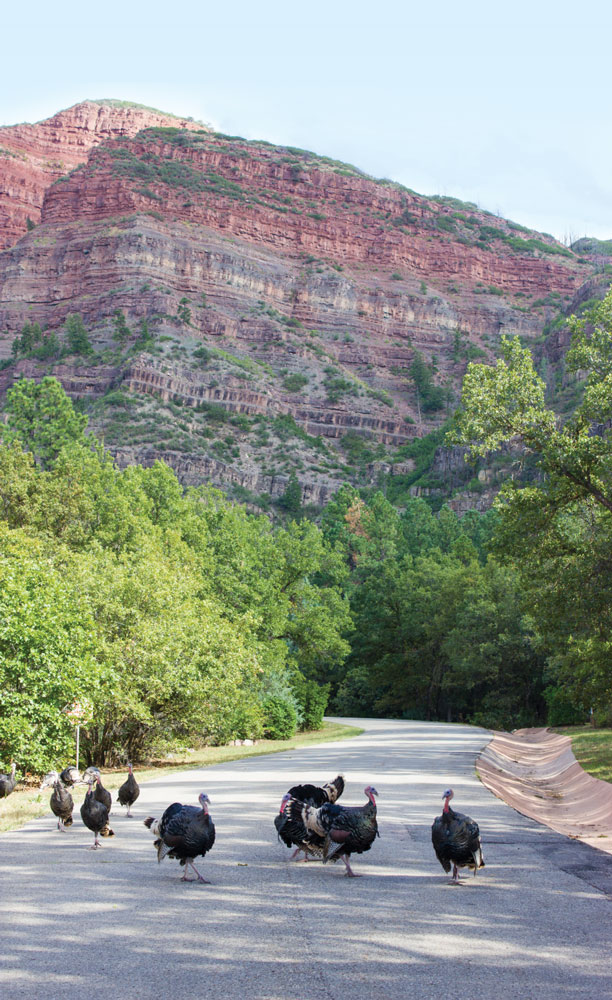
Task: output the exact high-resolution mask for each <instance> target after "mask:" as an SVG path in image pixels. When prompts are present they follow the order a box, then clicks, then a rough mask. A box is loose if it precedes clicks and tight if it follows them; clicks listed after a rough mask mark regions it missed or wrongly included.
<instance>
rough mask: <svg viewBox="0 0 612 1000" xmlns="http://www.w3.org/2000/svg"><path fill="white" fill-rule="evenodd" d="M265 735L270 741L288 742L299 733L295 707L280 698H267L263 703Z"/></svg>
mask: <svg viewBox="0 0 612 1000" xmlns="http://www.w3.org/2000/svg"><path fill="white" fill-rule="evenodd" d="M262 708H263V716H264V722H263V729H264V735H265V736H267V737H268V739H270V740H288V739H290V738H291V737H292V736H294V735H295V733H296V731H297V713H296V711H295V706H294V705H293V704H292V703H291V702H290V701H286V700H285V699H283V698H279V697H278V696H272V697H269V698H266V699H265V701H264V703H263V706H262Z"/></svg>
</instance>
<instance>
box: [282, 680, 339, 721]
mask: <svg viewBox="0 0 612 1000" xmlns="http://www.w3.org/2000/svg"><path fill="white" fill-rule="evenodd" d="M291 687H292V689H293V693H294V695H295V697H296V699H297V701H298V704H299V706H300V710H301V715H302V724H301V726H300V728H301V729H320V728H321V726H322V725H323V716H324V715H325V709H326V708H327V702H328V699H329V689H330V685H329V684H317V683H316V681H313V680H307V679H306V677H304V676H303V674H296V675H295V676H293V677H292V678H291Z"/></svg>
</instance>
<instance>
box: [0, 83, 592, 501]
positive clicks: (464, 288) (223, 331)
mask: <svg viewBox="0 0 612 1000" xmlns="http://www.w3.org/2000/svg"><path fill="white" fill-rule="evenodd" d="M118 103H119V104H120V103H121V102H118ZM75 109H78V110H76V111H75ZM83 109H84V110H83ZM68 111H70V112H73V114H74V115H75V116H76V120H75V121H72V122H71V121H70V115H69V116H68V118H65V117H64V118H63V119H62V122H61V127H59V126H58V124H57V121H56V119H57V118H58V116H54V117H53V118H52V119H49V120H48V122H52V123H53V122H55V124H53V125H51V126H49V125H48V124H47V123H42V126H43V128H42V131H43V133H44V134H43V137H42V138H40V137H39V138H38V140H37V141H38V143H39V146H38V147H36V148H38V149H40V148H41V143H42V145H43V146H44V141H43V140H45V137H46V135H47V133H49V134H50V135H53V136H54V137H55V138H56V139H57V137H58V135H59V139H58V142H59V141H60V140H66V142H65V143H64V145H65V146H66V148H67V149H69V148H73V147H74V145H75V141H76V140H75V136H76V138H78V139H79V142H78V143H77V144H76V146H77V153H78V155H80V156H81V159H80V161H79V162H78V163H76V164H75V165H74V168H73V169H72V170H71V172H69V173H68V174H65V173H57V170H59V167H57V169H56V173H53V170H50V171H49V172H47V174H44V171H41V170H39V174H38V175H37V176H38V182H39V188H37V190H39V189H40V186H41V185H42V184H43V182H44V184H45V185H46V186H45V187H44V191H43V193H42V201H41V204H40V215H39V219H40V222H39V223H38V224H36V223H35V222H34V220H33V219H32V217H31V216H30V227H32V226H34V225H35V228H31V231H28V226H27V225H26V231H25V233H24V234H22V235H20V236H19V237H17V238H15V229H16V228H18V227H17V223H16V221H14V220H13V221H12V220H11V219H10V218H9V217H8V216H9V215H10V213H7V212H5V216H4V218H5V222H4V224H3V222H2V219H3V216H2V191H3V190H6V188H7V186H8V185H7V177H8V179H9V180H10V178H11V176H12V175H11V169H12V170H13V174H14V169H15V168H14V163H13V160H14V159H17V160H18V157H15V156H13V157H11V156H4V157H2V156H1V154H0V240H2V239H4V240H5V242H6V244H7V245H6V248H5V249H4V252H2V253H0V329H5V330H6V331H7V332H6V333H5V335H4V337H2V338H0V357H4V358H5V359H6V360H5V362H4V364H5V369H4V371H3V372H2V373H0V391H2V389H6V387H7V386H8V385H9V384H10V383H11V381H12V380H13V379H14V378H15V377H18V376H19V375H20V374H25V373H26V372H28V373H30V374H32V375H40V374H41V373H42V372H43V371H49V370H55V371H56V373H57V374H58V377H60V379H61V380H62V381H63V382H64V384H65V385H66V386H67V388H69V391H71V392H72V393H73V394H74V395H75V396H76V397H77V398H81V399H82V400H84V401H85V405H87V406H89V407H90V410H91V413H90V416H91V424H92V427H93V429H94V430H96V431H98V432H102V433H104V436H105V440H106V441H107V443H108V444H109V446H111V447H112V449H113V451H114V453H115V454H116V456H117V459H118V461H120V462H121V463H123V462H126V461H128V460H129V461H146V462H150V461H152V460H154V458H155V457H165V456H168V457H169V459H168V460H169V464H171V465H173V466H174V467H175V468H177V470H178V468H179V467H180V468H181V469H182V470H183V472H182V473H180V474H181V475H182V477H183V480H184V481H185V482H187V481H189V482H191V481H196V480H197V476H198V475H201V476H202V477H203V479H212V481H213V482H216V483H217V484H219V485H222V486H226V487H227V486H228V484H229V485H230V487H231V488H232V489H233V488H234V487H235V486H238V487H240V489H239V490H238V492H240V490H242V491H245V490H246V491H250V492H251V493H254V494H257V495H259V494H261V493H262V492H263V493H264V494H268V495H269V496H270V497H272V498H275V497H278V496H280V495H282V489H283V488H284V487H285V486H286V485H287V482H288V479H289V477H290V475H291V474H292V473H295V474H297V475H298V478H299V480H300V483H301V486H302V491H303V496H305V497H306V498H308V499H310V500H311V501H312V502H313V503H320V502H324V500H325V498H326V497H328V496H329V495H331V493H332V492H333V491H334V489H336V488H337V487H338V486H339V485H340V483H341V482H344V481H346V480H348V481H353V482H355V483H357V484H359V483H361V484H362V485H367V484H370V485H375V484H376V483H380V482H381V481H382V478H384V476H388V475H390V474H391V472H392V471H394V470H395V468H396V466H398V465H399V466H400V467H401V466H402V463H403V464H404V466H405V465H406V462H408V464H410V461H411V459H410V458H409V456H407V455H406V454H404V453H403V452H402V448H404V450H405V449H406V447H408V446H409V444H410V442H411V441H412V440H413V439H415V438H418V437H421V436H422V435H423V434H427V433H429V432H431V431H432V430H435V429H436V428H438V427H440V425H441V423H442V422H443V420H444V419H445V417H446V415H447V412H449V411H450V409H452V405H453V401H454V400H456V398H457V393H458V388H459V385H460V382H461V378H462V375H463V372H464V371H465V367H466V365H467V363H468V361H469V360H473V359H474V358H482V359H489V360H491V361H492V360H494V359H495V357H496V356H497V355H498V352H499V344H500V339H501V336H502V335H503V334H508V335H510V336H512V335H519V336H521V338H522V339H523V340H524V341H525V342H527V343H532V344H534V345H537V346H538V349H539V350H540V351H541V353H542V354H543V355H544V354H545V352H546V349H547V345H546V338H547V336H548V334H549V333H550V331H547V327H550V326H551V324H553V323H555V322H556V323H557V327H556V328H555V331H553V333H554V337H553V339H554V340H555V344H556V347H555V350H557V351H559V350H562V338H561V340H560V338H559V329H560V325H559V323H558V319H559V317H560V316H562V315H563V313H564V310H567V308H568V307H569V306H570V304H571V303H572V302H573V301H575V300H576V299H577V297H578V298H579V297H580V289H581V288H582V287H583V286H585V282H586V283H587V284H588V282H589V281H591V280H592V279H593V275H594V273H595V271H596V269H597V268H596V267H595V265H594V264H593V260H592V259H591V258H590V257H589V256H588V254H583V255H578V254H576V253H574V252H573V251H572V250H571V249H568V248H566V247H564V246H563V245H562V244H560V243H558V242H557V241H555V240H554V239H553V238H552V237H550V236H549V235H548V234H539V233H537V232H535V231H534V230H530V229H527V228H526V227H522V226H519V225H517V224H516V223H512V222H510V221H508V220H504V219H501V218H499V217H497V216H493V215H491V213H488V212H485V211H483V210H480V209H478V208H477V207H476V206H472V205H470V203H465V202H460V201H459V200H458V199H453V198H447V197H437V196H434V197H430V198H428V197H426V196H423V195H418V194H416V193H415V192H412V191H410V190H409V189H407V188H404V187H402V186H401V185H398V184H396V183H395V182H390V181H386V180H384V179H383V180H376V179H373V178H369V177H368V176H367V175H365V174H363V173H362V172H361V171H359V170H358V169H357V168H354V167H351V166H350V165H348V164H343V163H341V162H340V161H336V160H333V159H331V158H330V157H325V156H319V155H317V154H313V153H310V152H308V151H305V150H299V149H297V148H295V147H286V146H285V147H284V146H274V145H272V144H270V143H267V142H265V141H248V140H245V139H242V138H240V137H236V136H224V135H222V134H219V133H215V132H212V131H211V130H210V129H208V128H207V127H205V126H201V124H200V123H194V122H189V121H188V120H187V119H177V118H174V117H173V116H169V115H167V116H165V121H164V123H163V124H160V123H159V121H156V122H155V123H151V122H150V120H149V117H148V116H150V115H151V114H152V113H155V114H159V113H158V112H152V111H151V110H150V109H142V110H141V109H134V108H133V107H131V106H130V107H129V108H124V107H108V106H106V105H101V104H99V105H95V106H94V108H93V110H92V108H89V107H87V106H85V107H84V105H75V106H74V109H68ZM110 112H112V114H111V115H110V117H109V114H110ZM60 115H64V116H65V115H66V112H62V113H60ZM91 115H93V116H94V118H93V125H94V126H95V124H96V123H98V124H100V123H102V125H103V128H102V127H101V128H100V129H99V130H98V131H97V132H96V130H95V128H94V129H93V134H91V135H90V134H89V132H88V125H87V122H88V121H90V118H91ZM137 126H142V127H137ZM10 128H13V130H14V129H16V128H19V127H17V126H15V127H10ZM29 128H30V129H36V126H29ZM79 129H80V130H81V131H83V133H84V134H83V135H81V133H80V132H79ZM3 134H4V135H6V134H7V130H6V128H5V129H4V130H0V146H4V145H5V142H4V139H3ZM20 134H21V133H20ZM29 135H30V134H29ZM11 136H12V142H13V151H15V149H16V146H15V143H16V142H17V138H16V137H15V133H14V132H12V133H11V134H10V136H9V138H10V137H11ZM81 140H82V141H81ZM30 142H31V144H32V145H33V146H35V143H34V140H33V139H32V137H31V135H30ZM60 144H61V143H60ZM32 158H33V154H31V159H32ZM5 168H6V169H5ZM8 201H9V204H13V205H17V206H22V205H23V199H21V202H20V201H19V198H17V199H16V201H15V200H13V201H12V202H11V198H10V197H9V199H8ZM5 202H6V199H5ZM20 210H21V211H23V210H22V207H21V209H20ZM18 214H19V213H18V212H17V211H16V214H15V219H17V217H18ZM7 220H8V221H7ZM11 241H12V242H11ZM597 267H601V262H599V264H598V265H597ZM77 312H78V313H80V314H81V315H82V316H83V318H84V321H85V324H86V326H87V328H88V330H89V331H90V335H91V340H92V342H93V345H94V348H95V352H96V361H95V363H93V360H92V357H90V358H89V359H88V361H87V362H86V359H83V358H81V359H79V358H76V359H75V358H73V359H72V360H70V359H66V358H65V357H62V358H61V359H60V358H57V359H55V360H53V359H47V361H46V362H45V363H44V364H41V362H40V361H37V360H36V358H35V357H30V358H26V357H23V358H22V357H16V358H15V360H14V361H13V360H12V355H11V349H12V345H13V343H14V341H15V337H16V336H17V334H18V331H19V330H20V329H21V328H22V327H23V325H24V324H29V323H30V324H31V323H33V322H35V323H38V324H40V326H41V327H46V328H47V330H48V331H57V332H58V333H59V335H60V339H61V336H62V333H61V331H62V329H63V327H64V324H65V322H66V317H67V316H68V315H69V314H71V313H77ZM117 313H119V314H121V315H122V316H123V317H124V322H125V324H126V328H127V329H128V333H129V336H127V338H126V343H125V344H124V345H123V351H121V350H119V351H118V350H117V341H116V337H115V334H116V332H117V331H116V329H115V327H116V317H117ZM143 323H144V324H145V326H146V328H147V330H150V331H152V334H153V337H152V340H153V341H154V345H155V346H154V348H152V347H151V344H150V343H148V344H147V345H146V346H147V349H146V350H145V351H142V350H139V344H140V345H141V346H142V344H141V341H139V339H138V335H137V333H136V331H137V329H139V328H140V327H141V326H142V324H143ZM141 340H142V338H141ZM559 345H561V346H559ZM419 365H421V367H419ZM423 366H424V367H423ZM86 373H87V374H86ZM419 373H420V374H419ZM82 376H85V377H82ZM419 379H420V381H419ZM426 390H427V393H429V396H427V395H426ZM113 393H114V394H115V401H116V394H117V393H119V394H120V396H121V399H122V400H123V403H125V401H127V404H129V405H126V406H125V407H124V409H125V411H126V412H128V413H129V414H130V419H123V418H121V419H119V420H118V419H117V417H118V414H117V413H116V412H114V411H113V406H106V405H103V403H102V401H103V400H104V399H107V400H108V398H109V397H110V398H111V399H112V398H113ZM123 403H122V405H123ZM434 403H435V405H430V404H434ZM153 404H155V406H156V407H157V415H158V417H159V415H160V414H161V413H163V420H161V421H158V423H160V424H161V426H159V427H158V428H157V430H158V432H159V433H162V434H164V435H166V436H165V438H159V437H158V439H157V440H155V427H154V424H155V420H153V418H152V409H151V408H152V406H153ZM158 404H159V405H158ZM172 407H175V408H177V409H178V410H180V412H178V413H177V412H173V411H172ZM115 408H116V407H115ZM154 408H155V407H154ZM222 414H225V416H224V417H223V416H222ZM231 421H233V423H231ZM236 421H238V422H236ZM283 421H285V423H284V424H283V423H282V422H283ZM288 421H289V422H293V423H292V424H291V423H288ZM130 427H131V431H130V433H128V431H129V430H130ZM138 427H140V428H141V433H137V432H136V430H135V429H136V428H138ZM132 432H133V433H132ZM228 439H230V440H228ZM164 443H165V445H164ZM177 456H181V457H180V458H178V457H177ZM198 469H199V470H200V472H198V471H197V470H198ZM194 470H195V471H194ZM194 477H195V478H194ZM232 484H234V485H232ZM262 486H263V487H264V488H263V489H262Z"/></svg>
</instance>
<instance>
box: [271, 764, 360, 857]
mask: <svg viewBox="0 0 612 1000" xmlns="http://www.w3.org/2000/svg"><path fill="white" fill-rule="evenodd" d="M343 791H344V778H343V777H342V775H341V774H339V775H337V777H335V778H334V780H333V781H329V782H327V783H326V784H324V785H321V786H319V785H311V784H305V785H294V786H293V787H292V788H290V789H289V791H288V792H287V793H286V794H285V795H284V796H283V798H282V801H281V804H280V810H279V812H278V815H277V816H275V817H274V826H275V827H276V832H277V834H278V836H279V838H280V839H281V840H282V841H283V843H284V844H286V845H287V847H295V850H294V852H293V854H292V855H291V858H290V860H291V861H293V859H294V858H295V857H297V855H298V854H300V853H301V852H303V853H304V861H308V858H309V857H311V858H322V857H323V847H324V843H325V840H324V838H323V837H321V836H319V834H317V833H314V832H313V831H312V830H307V829H306V827H305V826H304V822H303V820H302V818H301V817H300V818H297V817H296V816H295V815H293V816H290V815H289V813H288V812H286V811H285V807H286V805H287V803H288V802H289V801H290V799H297V800H298V802H303V803H304V804H305V805H309V806H314V807H315V808H319V807H320V806H322V805H325V803H326V802H331V803H333V802H336V800H337V799H339V798H340V796H341V795H342V792H343Z"/></svg>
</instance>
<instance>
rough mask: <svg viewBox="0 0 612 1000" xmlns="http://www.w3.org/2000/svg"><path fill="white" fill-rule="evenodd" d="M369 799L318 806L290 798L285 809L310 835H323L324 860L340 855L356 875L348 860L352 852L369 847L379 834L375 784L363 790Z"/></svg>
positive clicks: (348, 869) (350, 870)
mask: <svg viewBox="0 0 612 1000" xmlns="http://www.w3.org/2000/svg"><path fill="white" fill-rule="evenodd" d="M364 791H365V794H366V795H367V797H368V801H367V802H366V804H365V805H364V806H339V805H337V804H335V803H332V802H327V803H324V804H323V805H322V806H320V807H319V808H316V807H314V806H309V805H306V804H304V803H301V802H298V800H297V799H290V800H289V802H288V803H287V805H286V806H285V809H284V812H286V813H287V814H288V821H289V822H292V823H293V822H299V820H300V819H301V821H302V823H303V824H304V826H305V827H306V830H307V831H308V834H309V835H312V834H316V835H317V836H318V837H322V838H323V861H324V862H327V861H336V860H337V859H338V858H340V859H341V860H342V861H343V862H344V864H345V866H346V874H347V875H354V872H353V871H352V869H351V866H350V863H349V857H350V855H351V854H363V853H364V852H365V851H369V850H370V848H371V846H372V844H373V843H374V840H375V838H376V836H377V835H378V823H377V820H376V801H375V798H374V796H375V795H378V792H377V791H376V789H375V788H372V786H370V785H368V787H367V788H366V789H365V790H364Z"/></svg>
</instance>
